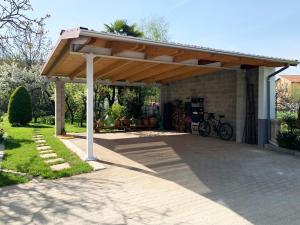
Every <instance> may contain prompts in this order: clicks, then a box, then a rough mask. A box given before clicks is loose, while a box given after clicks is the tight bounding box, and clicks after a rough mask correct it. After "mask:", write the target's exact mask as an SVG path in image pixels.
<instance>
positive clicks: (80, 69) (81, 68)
mask: <svg viewBox="0 0 300 225" xmlns="http://www.w3.org/2000/svg"><path fill="white" fill-rule="evenodd" d="M100 60H101V57H96V58H94V64H95V63H97V62H98V61H100ZM85 69H86V63H85V61H84V62H83V63H82V64H81V65H79V66H78V67H76V68H75V69H74V70H73V71H72V72H71V73H70V79H72V80H73V79H74V78H75V77H76V76H78V75H79V74H80V73H82V72H83V71H85Z"/></svg>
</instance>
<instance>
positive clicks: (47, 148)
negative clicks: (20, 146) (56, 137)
mask: <svg viewBox="0 0 300 225" xmlns="http://www.w3.org/2000/svg"><path fill="white" fill-rule="evenodd" d="M36 149H37V150H39V151H42V150H49V149H51V147H50V146H49V145H44V146H39V147H37V148H36Z"/></svg>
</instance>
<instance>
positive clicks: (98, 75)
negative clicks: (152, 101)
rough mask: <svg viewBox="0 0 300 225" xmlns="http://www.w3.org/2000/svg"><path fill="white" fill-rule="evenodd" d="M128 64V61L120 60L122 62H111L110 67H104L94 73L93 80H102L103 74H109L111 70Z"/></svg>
mask: <svg viewBox="0 0 300 225" xmlns="http://www.w3.org/2000/svg"><path fill="white" fill-rule="evenodd" d="M126 63H128V61H125V60H122V61H119V60H117V61H112V63H111V64H110V65H107V66H106V67H104V68H102V69H100V70H98V71H96V72H94V79H95V80H96V79H98V78H102V75H103V74H106V73H108V72H110V71H111V70H113V69H115V68H116V67H120V66H122V65H124V64H126Z"/></svg>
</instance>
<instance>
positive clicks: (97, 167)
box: [87, 161, 105, 171]
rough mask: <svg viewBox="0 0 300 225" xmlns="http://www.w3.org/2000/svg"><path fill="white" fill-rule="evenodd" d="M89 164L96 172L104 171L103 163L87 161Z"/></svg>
mask: <svg viewBox="0 0 300 225" xmlns="http://www.w3.org/2000/svg"><path fill="white" fill-rule="evenodd" d="M87 163H88V164H89V165H90V166H91V167H92V168H93V170H94V171H98V170H103V169H105V166H103V164H102V163H100V162H97V161H87Z"/></svg>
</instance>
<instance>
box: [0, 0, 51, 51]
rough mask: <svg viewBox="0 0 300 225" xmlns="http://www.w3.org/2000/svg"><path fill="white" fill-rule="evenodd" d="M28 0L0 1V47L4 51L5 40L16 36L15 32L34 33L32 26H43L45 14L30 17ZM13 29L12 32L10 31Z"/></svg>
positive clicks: (47, 16)
mask: <svg viewBox="0 0 300 225" xmlns="http://www.w3.org/2000/svg"><path fill="white" fill-rule="evenodd" d="M32 10H33V9H32V6H31V4H30V0H2V1H1V2H0V47H1V50H2V52H1V53H2V54H3V52H5V51H6V49H5V48H6V42H7V41H9V40H10V39H13V38H16V37H17V33H22V32H30V33H36V31H35V30H34V29H32V27H34V26H43V25H44V21H45V19H47V18H49V17H50V15H49V14H47V15H45V16H44V17H41V18H31V17H30V16H29V14H30V12H31V11H32ZM12 31H13V32H12Z"/></svg>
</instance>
